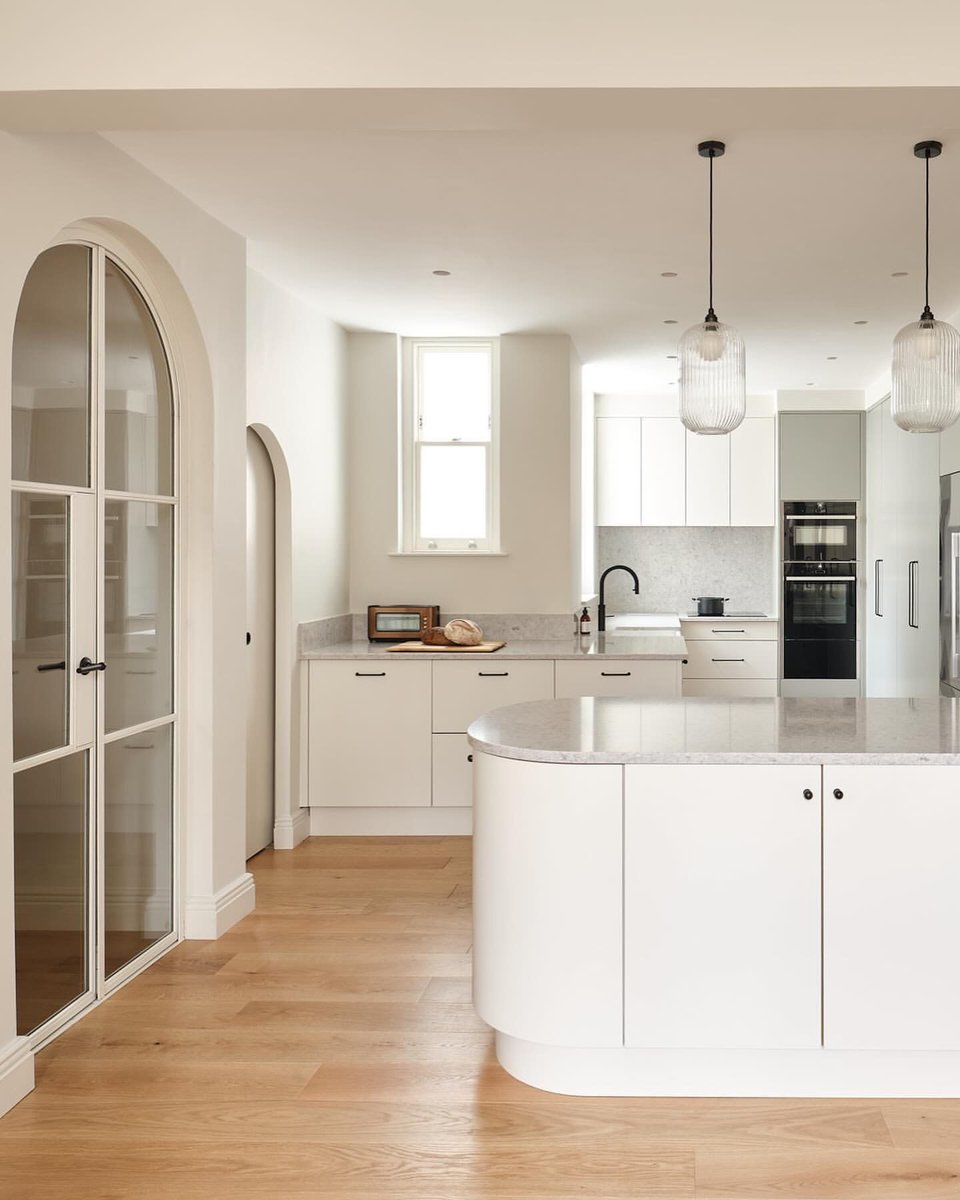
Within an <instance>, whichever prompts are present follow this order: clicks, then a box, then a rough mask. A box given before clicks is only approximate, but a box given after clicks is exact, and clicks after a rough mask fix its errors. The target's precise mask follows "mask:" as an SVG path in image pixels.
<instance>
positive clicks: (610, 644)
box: [302, 629, 687, 662]
mask: <svg viewBox="0 0 960 1200" xmlns="http://www.w3.org/2000/svg"><path fill="white" fill-rule="evenodd" d="M389 645H390V643H386V642H366V641H363V642H359V641H355V642H335V643H333V644H332V645H329V646H318V647H317V648H316V649H311V650H308V651H305V652H304V654H303V655H302V657H303V658H305V659H357V660H359V661H362V662H371V661H390V660H391V659H392V660H393V661H394V662H401V661H408V662H409V661H411V660H412V661H415V662H420V661H423V660H426V661H427V662H429V661H431V660H439V659H450V660H453V661H457V662H461V661H463V660H464V659H471V660H473V659H476V660H478V661H480V662H484V661H486V660H488V659H498V660H502V659H507V658H509V659H580V658H630V659H651V660H656V659H659V660H667V661H675V662H679V661H681V660H682V659H683V657H684V656H685V654H686V653H687V643H686V642H685V641H684V640H683V638H682V637H681V635H680V633H679V632H677V631H676V630H672V629H656V630H651V631H649V632H648V631H643V632H638V633H629V634H628V633H610V634H597V635H596V636H594V637H579V636H577V637H570V638H556V639H552V640H549V641H533V640H525V639H523V638H517V639H515V640H513V641H508V642H507V644H506V645H505V646H504V647H503V648H502V649H500V650H494V651H492V652H491V653H489V654H476V653H474V654H469V653H467V654H465V653H458V652H456V651H450V650H439V651H437V652H436V653H430V652H429V651H426V650H417V651H411V652H405V651H399V652H398V651H392V650H390V649H389Z"/></svg>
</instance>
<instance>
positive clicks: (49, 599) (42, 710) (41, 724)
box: [12, 492, 70, 758]
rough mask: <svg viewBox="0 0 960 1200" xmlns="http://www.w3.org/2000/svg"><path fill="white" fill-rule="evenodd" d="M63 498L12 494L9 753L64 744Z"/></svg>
mask: <svg viewBox="0 0 960 1200" xmlns="http://www.w3.org/2000/svg"><path fill="white" fill-rule="evenodd" d="M68 514H69V501H68V499H67V497H66V496H40V495H35V494H30V493H27V492H14V493H13V514H12V515H13V526H12V533H13V537H12V546H13V564H12V565H13V571H12V575H13V757H14V758H27V757H29V755H31V754H42V753H43V752H44V751H45V750H55V749H56V748H57V747H58V746H65V745H66V744H67V695H68V693H69V677H68V673H67V669H66V665H67V662H68V661H69V660H70V645H69V638H68V633H69V624H68V621H69V612H70V606H69V599H70V586H69V580H68V578H67V570H68V567H67V564H68V560H69V554H68V546H69V518H68Z"/></svg>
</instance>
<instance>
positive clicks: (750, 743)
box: [468, 697, 960, 766]
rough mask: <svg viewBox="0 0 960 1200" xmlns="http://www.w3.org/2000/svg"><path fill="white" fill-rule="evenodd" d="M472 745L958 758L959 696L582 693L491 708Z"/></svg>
mask: <svg viewBox="0 0 960 1200" xmlns="http://www.w3.org/2000/svg"><path fill="white" fill-rule="evenodd" d="M468 733H469V737H470V744H471V745H472V746H473V747H474V749H476V750H480V751H483V752H484V753H487V754H493V755H496V756H498V757H500V758H515V759H524V760H527V761H531V762H546V763H550V762H552V763H717V764H723V763H728V764H729V763H803V764H811V763H851V764H852V763H858V764H870V763H875V764H898V763H902V764H910V765H914V766H916V765H922V764H925V763H935V764H937V765H944V766H946V765H960V701H958V700H947V699H929V700H881V699H875V700H874V699H866V700H854V699H795V698H786V699H784V698H781V699H749V700H748V699H738V700H721V699H685V700H634V699H614V698H607V697H600V698H598V697H585V698H581V699H576V700H533V701H528V702H527V703H524V704H513V705H510V706H508V707H506V708H499V709H495V710H494V711H493V712H490V713H486V714H485V715H484V716H482V717H479V718H478V719H477V720H476V721H474V722H473V724H472V725H471V726H470V728H469V730H468Z"/></svg>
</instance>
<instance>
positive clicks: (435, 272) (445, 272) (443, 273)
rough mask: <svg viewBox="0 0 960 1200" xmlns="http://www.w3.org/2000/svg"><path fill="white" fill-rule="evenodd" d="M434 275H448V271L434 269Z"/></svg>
mask: <svg viewBox="0 0 960 1200" xmlns="http://www.w3.org/2000/svg"><path fill="white" fill-rule="evenodd" d="M433 273H434V275H449V274H450V272H449V271H434V272H433Z"/></svg>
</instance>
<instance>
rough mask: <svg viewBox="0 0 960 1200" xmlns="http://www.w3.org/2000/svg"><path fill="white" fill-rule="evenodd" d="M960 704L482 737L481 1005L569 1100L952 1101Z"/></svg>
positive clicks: (956, 1046)
mask: <svg viewBox="0 0 960 1200" xmlns="http://www.w3.org/2000/svg"><path fill="white" fill-rule="evenodd" d="M958 723H960V704H958V702H957V701H954V700H852V699H842V700H795V699H788V700H775V699H754V700H702V699H697V700H665V701H658V700H630V699H613V698H589V697H587V698H579V699H568V700H553V701H549V700H546V701H534V702H529V703H524V704H517V705H513V706H510V707H508V708H502V709H499V710H497V711H495V712H491V713H488V714H486V715H485V716H483V717H481V718H479V719H478V720H476V721H474V722H473V724H472V725H471V726H470V729H469V741H470V745H471V747H472V749H473V752H474V756H475V764H474V771H475V825H474V867H475V877H474V905H475V918H474V920H475V936H474V958H475V962H474V1002H475V1005H476V1008H477V1011H478V1013H479V1014H480V1016H481V1017H482V1018H483V1019H484V1020H485V1021H486V1022H487V1023H488V1024H489V1025H491V1026H492V1027H493V1028H494V1030H495V1031H496V1042H497V1054H498V1057H499V1059H500V1062H501V1064H502V1065H503V1066H504V1067H505V1068H506V1069H507V1070H508V1071H509V1072H510V1073H511V1074H513V1075H515V1076H516V1077H517V1078H519V1079H521V1080H524V1081H525V1082H528V1083H531V1084H533V1085H534V1086H537V1087H541V1088H544V1089H547V1090H550V1091H558V1092H570V1093H575V1094H581V1095H717V1096H719V1095H728V1096H745V1095H762V1096H776V1095H781V1096H784V1095H797V1096H803V1095H807V1096H811V1095H812V1096H960V955H958V953H957V945H958V939H960V870H958V868H957V847H958V845H960V786H958V785H960V771H958V767H960V727H958Z"/></svg>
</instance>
